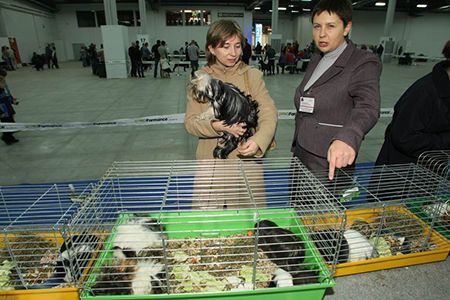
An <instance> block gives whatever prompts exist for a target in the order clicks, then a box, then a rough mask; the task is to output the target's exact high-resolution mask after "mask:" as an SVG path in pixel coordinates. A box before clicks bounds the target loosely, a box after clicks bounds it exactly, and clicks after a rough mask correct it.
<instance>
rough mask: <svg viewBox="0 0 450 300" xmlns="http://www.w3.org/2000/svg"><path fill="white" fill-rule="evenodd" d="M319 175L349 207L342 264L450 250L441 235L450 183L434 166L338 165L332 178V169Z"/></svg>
mask: <svg viewBox="0 0 450 300" xmlns="http://www.w3.org/2000/svg"><path fill="white" fill-rule="evenodd" d="M314 175H315V176H316V177H317V178H319V180H320V181H321V182H322V184H323V186H324V187H325V189H326V190H328V191H330V193H332V194H333V195H334V197H335V199H336V200H337V202H336V207H340V209H341V210H342V211H344V212H345V219H346V220H345V231H344V238H343V239H342V242H341V245H340V249H341V251H339V253H338V263H348V262H359V261H364V260H367V259H375V258H381V257H393V256H397V255H407V254H412V253H420V252H426V251H433V250H439V251H444V252H445V251H448V250H449V243H448V240H447V239H445V238H444V237H443V236H442V235H441V234H445V230H444V231H442V229H443V228H440V227H438V226H437V225H438V218H439V215H440V213H441V211H442V207H443V205H444V204H445V202H446V201H447V200H448V199H449V195H450V187H449V182H448V181H446V180H443V178H442V177H440V176H437V175H436V174H435V173H433V172H431V171H430V170H429V169H426V168H423V167H421V166H419V165H415V164H404V165H390V166H359V167H357V168H353V169H340V170H337V172H336V174H335V178H334V179H333V180H331V181H330V180H328V179H326V178H327V175H328V170H323V171H315V172H314ZM439 233H441V234H439ZM387 267H389V266H388V265H386V268H387ZM338 268H339V265H338Z"/></svg>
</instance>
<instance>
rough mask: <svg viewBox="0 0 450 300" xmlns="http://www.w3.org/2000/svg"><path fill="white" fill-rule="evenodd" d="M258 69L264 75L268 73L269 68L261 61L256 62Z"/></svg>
mask: <svg viewBox="0 0 450 300" xmlns="http://www.w3.org/2000/svg"><path fill="white" fill-rule="evenodd" d="M258 64H259V69H260V70H261V72H263V74H264V75H266V74H267V73H270V67H269V64H268V63H265V62H264V61H263V60H262V59H260V60H259V61H258Z"/></svg>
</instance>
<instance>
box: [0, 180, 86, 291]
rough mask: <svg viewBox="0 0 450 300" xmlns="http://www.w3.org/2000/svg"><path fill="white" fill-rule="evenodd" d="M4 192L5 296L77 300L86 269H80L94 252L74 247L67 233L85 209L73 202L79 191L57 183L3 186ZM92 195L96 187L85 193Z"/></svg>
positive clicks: (1, 284) (1, 287) (1, 255)
mask: <svg viewBox="0 0 450 300" xmlns="http://www.w3.org/2000/svg"><path fill="white" fill-rule="evenodd" d="M44 190H45V191H44ZM42 191H44V192H42ZM1 192H2V193H1V196H2V203H3V207H2V210H1V218H2V225H3V226H2V230H3V232H2V238H1V243H0V261H1V262H2V274H3V276H2V277H1V278H0V295H2V296H5V297H13V298H14V299H26V298H27V297H31V298H33V299H39V298H40V297H42V298H43V299H45V298H47V299H48V297H51V298H52V299H59V298H61V299H77V298H78V294H79V293H78V289H77V288H76V287H77V282H78V280H80V279H81V273H80V272H81V268H76V266H75V264H79V262H78V261H79V258H80V257H84V256H86V255H91V254H92V253H93V252H94V251H91V249H87V248H85V249H74V248H72V245H71V243H72V240H71V236H69V234H68V231H67V229H66V228H65V225H66V224H67V222H68V220H70V218H71V217H72V216H73V215H74V214H75V213H76V212H77V210H78V209H79V208H80V204H78V203H74V202H73V201H72V199H71V197H72V196H73V192H74V190H73V189H71V188H69V187H68V186H58V185H57V184H54V185H52V186H50V187H48V186H47V187H44V185H43V186H29V187H28V189H27V188H26V187H25V186H18V187H2V189H1ZM41 192H42V193H41ZM88 192H89V194H90V186H89V188H86V190H84V191H83V192H82V194H83V193H85V194H88ZM33 195H34V201H31V200H32V199H33ZM15 204H17V205H15ZM26 205H28V206H27V207H26V208H25V206H26ZM78 267H79V266H78ZM53 288H58V289H53ZM50 294H51V296H49V295H50ZM58 297H59V298H58Z"/></svg>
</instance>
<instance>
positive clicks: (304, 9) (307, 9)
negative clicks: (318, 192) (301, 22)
mask: <svg viewBox="0 0 450 300" xmlns="http://www.w3.org/2000/svg"><path fill="white" fill-rule="evenodd" d="M302 10H303V11H311V9H310V8H302Z"/></svg>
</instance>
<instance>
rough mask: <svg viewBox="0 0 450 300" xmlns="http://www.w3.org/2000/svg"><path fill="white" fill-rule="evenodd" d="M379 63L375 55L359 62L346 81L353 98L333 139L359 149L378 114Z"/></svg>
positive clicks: (375, 121)
mask: <svg viewBox="0 0 450 300" xmlns="http://www.w3.org/2000/svg"><path fill="white" fill-rule="evenodd" d="M380 74H381V64H380V61H379V60H378V58H376V57H375V56H371V57H368V58H366V59H364V60H363V61H362V63H361V64H359V65H358V66H357V67H356V68H355V70H354V72H353V74H352V76H351V77H350V80H349V82H348V93H349V96H350V97H351V98H352V100H353V108H352V110H351V113H350V117H349V118H348V119H347V120H346V121H345V122H344V124H343V127H342V129H341V130H339V132H338V133H337V134H336V136H335V137H334V139H333V140H341V141H343V142H345V143H346V144H348V145H350V146H351V147H352V148H353V149H354V150H355V151H356V152H358V151H359V148H360V146H361V142H362V140H363V139H364V136H365V135H366V134H367V133H368V132H369V131H370V129H372V127H373V126H375V124H376V123H377V121H378V118H379V116H380Z"/></svg>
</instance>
